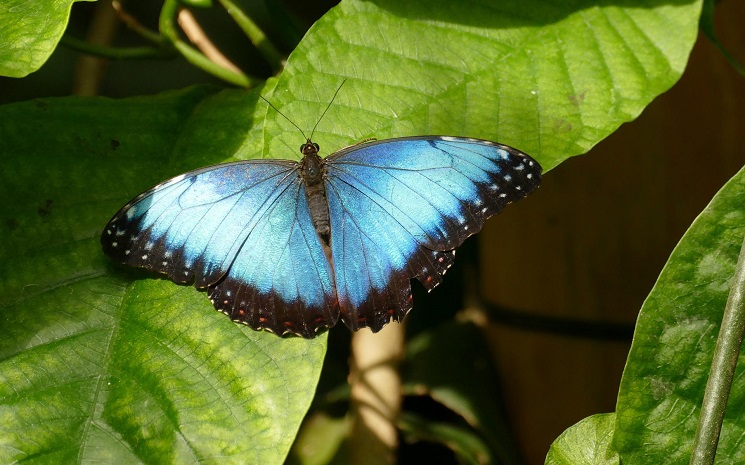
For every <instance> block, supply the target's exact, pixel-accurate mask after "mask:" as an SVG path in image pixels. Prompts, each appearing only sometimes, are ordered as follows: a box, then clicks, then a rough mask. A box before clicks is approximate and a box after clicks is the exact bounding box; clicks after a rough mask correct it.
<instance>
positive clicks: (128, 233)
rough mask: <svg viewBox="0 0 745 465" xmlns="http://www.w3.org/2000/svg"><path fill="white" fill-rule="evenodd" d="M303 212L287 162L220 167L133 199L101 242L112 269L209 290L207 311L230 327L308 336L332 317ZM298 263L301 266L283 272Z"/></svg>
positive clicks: (330, 294) (325, 272) (328, 288)
mask: <svg viewBox="0 0 745 465" xmlns="http://www.w3.org/2000/svg"><path fill="white" fill-rule="evenodd" d="M307 210H308V209H307V202H306V201H305V199H304V187H303V185H302V181H301V179H300V177H299V175H298V164H297V163H294V162H289V161H276V160H271V161H270V160H264V161H250V162H236V163H227V164H223V165H217V166H213V167H208V168H203V169H200V170H196V171H192V172H189V173H186V174H184V175H181V176H178V177H176V178H173V179H171V180H169V181H166V182H164V183H162V184H159V185H158V186H156V187H154V188H152V189H150V190H149V191H146V192H144V193H143V194H141V195H139V196H137V197H136V198H135V199H134V200H132V201H131V202H129V203H128V204H127V205H125V206H124V207H123V208H122V209H121V210H120V211H119V212H118V213H117V214H116V215H115V216H114V217H113V218H112V219H111V221H110V222H109V224H108V225H107V226H106V228H105V229H104V233H103V235H102V237H101V243H102V246H103V249H104V252H106V253H107V254H108V255H109V256H111V257H112V258H114V259H115V260H117V261H119V262H121V263H125V264H128V265H132V266H138V267H142V268H146V269H149V270H152V271H156V272H160V273H164V274H166V275H168V277H170V278H171V279H172V280H174V281H176V282H179V283H191V282H193V283H194V285H195V286H196V287H198V288H205V287H209V293H210V298H211V299H212V301H213V303H214V305H215V307H216V308H217V309H218V310H220V311H223V312H225V313H227V314H228V315H229V316H231V318H233V319H234V320H238V321H241V322H245V323H247V324H248V325H250V326H251V327H253V328H255V329H262V328H265V329H269V330H271V331H273V332H275V333H278V334H284V333H286V332H296V333H298V334H301V335H304V336H306V337H311V336H312V335H314V334H315V331H316V330H317V329H318V328H320V327H325V326H331V325H333V324H334V323H335V322H336V319H337V315H338V310H337V315H335V314H334V311H333V309H334V307H333V303H334V302H335V301H336V300H335V297H334V290H333V281H332V277H331V276H332V275H331V270H330V266H329V264H328V260H327V259H326V255H325V253H324V250H323V248H322V247H321V244H320V241H319V240H318V238H317V237H315V231H314V229H313V224H312V221H311V219H310V215H309V213H308V211H307ZM298 262H302V263H303V264H304V265H306V266H303V267H300V269H295V270H293V268H292V265H293V263H298ZM288 264H289V265H288ZM308 264H310V265H308ZM288 266H289V267H288ZM299 280H302V286H303V287H302V288H301V287H300V286H299V285H298V281H299ZM304 309H305V310H306V311H303V310H304ZM267 312H273V313H272V315H273V317H272V318H267V317H266V314H267ZM311 333H312V334H311Z"/></svg>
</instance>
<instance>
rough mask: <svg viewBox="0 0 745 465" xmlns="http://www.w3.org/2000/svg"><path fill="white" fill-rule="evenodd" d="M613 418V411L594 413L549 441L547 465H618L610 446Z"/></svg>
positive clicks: (615, 455)
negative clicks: (552, 440) (550, 442)
mask: <svg viewBox="0 0 745 465" xmlns="http://www.w3.org/2000/svg"><path fill="white" fill-rule="evenodd" d="M614 421H615V415H614V414H612V413H605V414H600V415H593V416H591V417H587V418H585V419H584V420H582V421H580V422H579V423H577V424H576V425H574V426H572V427H571V428H569V429H567V430H566V431H564V432H563V433H561V436H559V437H558V438H557V439H556V441H554V443H553V444H551V448H550V449H549V451H548V455H547V456H546V465H619V464H620V461H619V458H618V454H617V453H616V452H615V451H614V450H613V447H612V446H611V439H612V437H613V422H614ZM643 463H653V462H643ZM660 463H666V462H660Z"/></svg>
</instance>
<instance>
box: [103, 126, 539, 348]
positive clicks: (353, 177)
mask: <svg viewBox="0 0 745 465" xmlns="http://www.w3.org/2000/svg"><path fill="white" fill-rule="evenodd" d="M301 151H302V153H303V159H302V160H301V161H300V162H295V161H286V160H252V161H243V162H235V163H227V164H222V165H216V166H212V167H207V168H202V169H199V170H196V171H192V172H189V173H186V174H183V175H181V176H178V177H176V178H173V179H171V180H169V181H166V182H164V183H162V184H159V185H157V186H155V187H154V188H152V189H150V190H148V191H147V192H144V193H142V194H140V195H139V196H137V197H135V198H134V199H133V200H132V201H131V202H129V203H128V204H127V205H125V206H124V207H123V208H122V209H121V210H120V211H119V212H118V213H117V214H116V215H115V216H114V217H113V218H112V219H111V221H110V222H109V224H108V225H107V226H106V228H105V229H104V233H103V235H102V237H101V243H102V245H103V249H104V251H105V252H106V253H107V254H108V255H109V256H111V257H112V258H114V259H115V260H117V261H119V262H121V263H126V264H128V265H132V266H138V267H142V268H146V269H148V270H153V271H156V272H160V273H164V274H166V275H168V276H169V277H170V278H171V279H172V280H174V281H176V282H179V283H194V285H195V286H196V287H198V288H200V289H205V288H206V289H207V292H208V295H209V297H210V299H211V300H212V302H213V304H214V306H215V307H216V308H217V309H218V310H220V311H222V312H224V313H226V314H228V315H229V316H230V317H231V318H232V319H233V320H235V321H239V322H242V323H246V324H248V325H249V326H251V327H252V328H254V329H265V330H269V331H272V332H274V333H276V334H279V335H285V334H297V335H300V336H303V337H313V336H315V335H316V333H317V332H318V331H320V330H322V329H324V328H327V327H330V326H333V325H334V324H336V322H337V320H338V319H339V318H341V319H342V321H344V323H345V324H346V325H347V326H348V327H349V328H350V329H352V330H357V329H359V328H362V327H369V328H370V329H372V330H373V331H378V330H380V329H381V328H382V327H383V326H384V325H385V324H386V323H388V322H389V321H390V320H391V319H393V320H396V321H400V320H402V319H403V318H404V317H405V316H406V314H407V313H408V311H409V310H410V309H411V307H412V297H411V283H410V280H411V279H413V278H416V279H418V280H419V281H420V282H421V283H422V284H423V285H424V286H425V287H426V288H427V290H431V289H433V288H434V287H435V286H437V285H438V284H439V283H440V282H441V280H442V275H443V274H444V273H445V271H447V269H448V268H449V267H450V265H451V264H452V261H453V257H454V255H455V249H456V248H457V247H458V246H459V245H460V244H462V243H463V241H464V240H465V239H466V238H467V237H468V236H470V235H472V234H474V233H476V232H478V231H479V230H480V229H481V227H482V225H483V224H484V221H485V220H486V219H487V218H489V217H490V216H492V215H494V214H496V213H498V212H499V211H501V210H502V208H504V206H505V205H507V204H508V203H510V202H513V201H515V200H518V199H520V198H522V197H525V196H526V195H527V194H529V193H530V192H532V191H533V190H535V189H536V188H537V187H538V184H539V183H540V177H541V167H540V165H539V164H538V163H537V162H536V161H535V160H533V159H532V158H530V157H529V156H528V155H526V154H524V153H522V152H520V151H518V150H515V149H513V148H511V147H507V146H504V145H501V144H497V143H494V142H489V141H484V140H479V139H467V138H459V137H444V136H421V137H407V138H400V139H388V140H383V141H375V142H369V143H364V144H359V145H355V146H351V147H347V148H345V149H342V150H340V151H338V152H336V153H334V154H332V155H330V156H328V157H327V158H326V159H321V158H320V157H319V156H318V153H317V152H318V146H317V145H316V144H313V143H312V142H311V141H310V140H308V141H307V142H306V143H305V144H303V146H302V148H301Z"/></svg>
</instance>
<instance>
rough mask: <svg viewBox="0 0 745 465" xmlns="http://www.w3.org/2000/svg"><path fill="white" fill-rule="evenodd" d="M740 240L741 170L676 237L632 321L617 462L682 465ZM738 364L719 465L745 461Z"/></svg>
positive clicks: (743, 375) (744, 371)
mask: <svg viewBox="0 0 745 465" xmlns="http://www.w3.org/2000/svg"><path fill="white" fill-rule="evenodd" d="M744 235H745V169H743V170H741V171H740V172H739V173H738V174H737V175H735V177H733V178H732V179H731V180H730V181H729V182H728V183H727V184H726V185H725V186H724V187H723V188H722V190H721V191H720V192H719V193H718V194H717V195H716V196H715V197H714V199H713V200H712V201H711V203H710V204H709V206H707V207H706V209H705V210H704V211H703V212H702V213H701V214H700V215H699V217H698V218H697V219H696V221H695V222H694V223H693V225H692V226H691V228H690V229H689V230H688V231H687V232H686V234H685V236H683V239H681V241H680V243H679V244H678V245H677V247H676V248H675V250H674V251H673V254H672V255H671V257H670V260H668V262H667V264H666V265H665V268H664V269H663V271H662V274H661V275H660V277H659V279H658V281H657V284H655V287H654V289H653V290H652V293H651V294H650V295H649V297H648V298H647V300H646V302H645V303H644V307H643V308H642V311H641V314H640V315H639V320H638V323H637V328H636V333H635V335H634V342H633V344H632V347H631V352H630V354H629V359H628V362H627V365H626V369H625V371H624V374H623V379H622V381H621V389H620V392H619V398H618V404H617V411H616V432H615V436H614V444H615V446H616V447H617V449H618V451H619V452H620V454H621V458H622V460H623V462H624V463H641V462H644V463H668V464H685V463H688V459H689V457H690V454H691V447H692V445H693V439H694V435H695V432H696V424H697V421H698V415H699V412H700V407H701V402H702V400H703V396H704V389H705V387H706V381H707V377H708V374H709V369H710V367H711V360H712V354H713V351H714V346H715V343H716V338H717V334H718V331H719V325H720V322H721V320H722V314H723V312H724V306H725V304H726V302H727V296H728V294H729V287H730V282H731V280H732V276H733V273H734V269H735V264H736V262H737V257H738V255H739V252H740V246H741V244H742V240H743V236H744ZM743 362H745V352H743V351H741V353H740V357H739V364H738V369H737V371H736V373H735V380H734V384H733V386H732V391H731V393H730V398H729V403H728V405H727V413H726V415H725V419H724V427H723V430H722V436H721V438H720V443H719V450H718V453H717V461H718V463H744V462H745V449H743V448H742V446H741V441H742V437H743V434H745V423H743V418H742V415H741V413H740V412H742V410H743V408H745V368H744V367H745V363H743Z"/></svg>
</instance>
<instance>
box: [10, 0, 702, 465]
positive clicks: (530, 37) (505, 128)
mask: <svg viewBox="0 0 745 465" xmlns="http://www.w3.org/2000/svg"><path fill="white" fill-rule="evenodd" d="M494 5H497V6H494ZM699 9H700V5H699V2H698V1H693V0H691V1H688V2H681V3H668V2H666V3H663V2H654V1H651V0H648V1H646V2H644V1H629V2H627V3H624V2H615V3H613V4H608V5H601V6H598V5H597V4H595V3H591V2H589V1H588V2H575V3H569V2H566V3H561V2H560V3H553V4H547V3H542V2H517V1H515V2H500V3H493V2H484V4H481V3H479V2H477V1H472V2H459V3H452V2H446V1H439V2H423V1H422V2H404V3H400V2H399V3H395V2H379V3H372V2H358V1H349V2H346V1H345V2H343V3H342V4H341V5H340V6H339V7H338V8H335V9H334V10H333V11H332V12H331V13H330V14H328V15H327V16H326V17H324V18H323V19H322V20H321V21H319V22H318V23H317V24H316V25H315V26H314V27H313V28H312V30H311V31H310V32H309V33H308V35H307V36H306V37H305V39H304V40H303V42H302V43H301V45H300V46H299V48H298V49H297V50H296V52H295V53H293V55H292V56H291V57H290V59H289V61H288V64H287V68H286V70H285V72H284V73H283V74H282V76H280V79H279V80H278V81H277V82H276V83H275V82H272V83H270V85H269V86H267V89H266V90H267V92H266V95H267V96H268V97H269V98H271V99H272V101H273V102H275V104H276V105H277V106H278V107H280V108H281V110H282V111H283V112H284V113H286V114H287V115H288V116H289V117H291V118H292V119H293V120H294V121H295V122H296V123H297V124H298V125H299V126H301V127H302V128H304V129H305V128H308V130H310V129H311V128H312V127H313V125H314V124H315V122H316V120H317V119H318V117H319V115H320V114H321V112H322V111H323V108H324V107H325V106H326V104H327V103H328V101H329V99H330V96H331V95H333V93H334V91H335V90H336V88H337V87H338V85H339V84H340V82H341V80H342V78H344V77H348V78H349V81H348V83H347V84H346V85H345V86H344V88H343V89H342V91H341V92H340V94H339V97H338V98H337V101H336V102H335V105H333V106H332V107H331V109H330V110H329V113H328V115H327V116H326V117H325V118H324V119H323V121H322V122H321V124H320V126H319V130H318V131H317V133H316V138H317V139H318V142H319V143H321V145H322V147H323V148H324V149H325V151H326V153H328V152H329V151H331V150H333V149H335V148H338V147H341V146H342V145H345V144H348V143H352V142H357V141H359V140H361V139H364V138H366V137H371V136H375V137H378V138H383V137H388V136H393V135H411V134H425V133H445V134H452V135H464V136H473V137H484V138H489V139H496V140H500V141H501V142H505V143H509V144H512V145H515V146H517V147H518V148H521V149H523V150H526V151H528V152H530V153H532V154H535V155H536V156H537V158H538V159H539V161H541V163H543V165H544V166H545V167H547V168H551V167H553V166H555V165H556V164H557V163H559V162H561V161H562V160H563V159H565V158H566V157H568V156H571V155H576V154H579V153H583V152H584V151H586V150H587V149H588V148H589V147H591V146H592V145H593V144H595V143H597V142H598V141H599V140H601V139H602V138H603V137H605V136H606V135H607V134H609V133H610V132H612V131H613V130H614V129H615V128H617V127H618V125H620V124H621V123H623V122H624V121H627V120H629V119H632V118H633V117H635V116H636V115H638V114H639V112H641V111H642V109H643V108H644V106H645V105H646V104H648V103H649V102H650V101H651V100H652V99H653V98H654V97H655V96H656V95H658V94H659V93H660V92H663V91H664V90H666V89H667V88H669V87H670V86H671V85H672V84H673V83H674V82H675V81H676V80H677V79H678V77H679V76H680V73H681V72H682V70H683V68H684V66H685V62H686V58H687V55H688V53H689V51H690V48H691V46H692V43H693V40H694V38H695V34H696V22H697V15H698V11H699ZM671 30H674V31H675V34H670V32H669V31H671ZM13 45H14V46H15V43H14V44H13ZM269 89H272V90H273V92H269V91H268V90H269ZM260 90H261V91H264V90H265V89H260ZM267 108H268V107H267V106H266V105H264V104H263V103H261V104H257V99H256V97H255V95H250V94H246V93H244V92H241V91H222V92H216V91H213V90H208V89H191V90H186V91H182V92H177V93H170V94H165V95H160V96H154V97H143V98H136V99H126V100H120V101H112V100H107V99H76V98H67V99H49V100H39V101H33V102H25V103H19V104H13V105H9V106H5V107H0V157H2V162H3V163H2V166H3V170H2V171H0V195H2V198H3V203H2V207H0V228H2V229H0V230H1V231H2V238H3V241H0V262H1V263H0V302H2V303H1V304H0V305H2V308H0V311H1V312H2V316H1V317H0V334H2V335H3V337H2V338H0V419H1V420H2V421H0V428H2V431H0V462H12V461H20V460H27V461H34V462H39V463H61V462H62V463H67V462H88V461H93V460H99V461H104V462H106V461H109V462H117V463H138V462H139V463H163V462H177V463H183V462H190V461H193V462H196V461H199V462H216V461H220V462H223V463H229V462H242V461H257V462H261V463H278V462H281V461H282V460H283V459H284V456H285V454H286V451H287V448H288V447H289V444H290V443H291V442H292V439H293V437H294V434H295V432H296V430H297V428H298V425H299V423H300V420H301V419H302V416H303V414H304V413H305V411H306V410H307V406H308V404H309V402H310V399H311V397H312V395H313V391H314V386H315V383H316V381H317V378H318V373H319V370H320V366H321V364H322V360H323V351H324V347H325V336H322V337H321V338H320V339H317V340H314V341H305V340H300V339H280V338H277V337H275V336H273V335H271V334H267V333H259V332H254V331H251V330H249V329H246V328H243V327H240V326H237V325H235V324H233V323H231V322H230V321H228V319H226V318H225V317H224V316H222V315H220V314H218V313H216V312H214V311H213V310H211V305H210V304H209V301H208V300H207V298H206V297H205V295H204V293H200V292H198V291H196V290H195V289H193V288H191V287H187V286H177V285H175V284H173V283H170V282H168V281H165V280H154V279H151V278H152V277H151V276H150V275H147V274H144V273H138V272H132V271H130V270H124V269H122V268H120V267H116V266H113V265H112V264H111V263H110V262H109V261H108V260H107V259H106V258H105V257H103V256H102V253H101V251H100V247H99V244H98V236H99V234H100V231H101V228H102V227H103V225H104V224H105V223H106V221H107V220H108V219H109V218H110V216H111V215H112V214H113V213H114V212H115V211H116V210H117V209H118V208H119V207H120V206H121V205H122V204H123V203H124V202H125V201H127V200H128V199H129V198H131V197H132V196H134V195H135V194H137V193H138V192H140V191H142V190H144V189H146V188H148V187H150V186H152V185H153V184H155V183H156V182H158V181H160V180H163V179H165V178H167V177H170V176H173V175H176V174H179V173H180V172H183V171H186V170H188V169H192V168H196V167H198V166H203V165H209V164H213V163H217V162H221V161H226V160H231V159H248V158H253V157H255V156H258V155H264V156H271V157H278V158H292V157H297V156H298V151H297V150H298V146H299V145H300V143H301V142H302V140H301V137H300V136H299V134H298V132H297V130H296V129H294V128H292V127H291V126H290V124H289V123H288V122H287V121H285V120H284V119H282V118H281V117H279V116H278V115H277V114H276V113H275V112H274V111H268V110H267Z"/></svg>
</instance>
